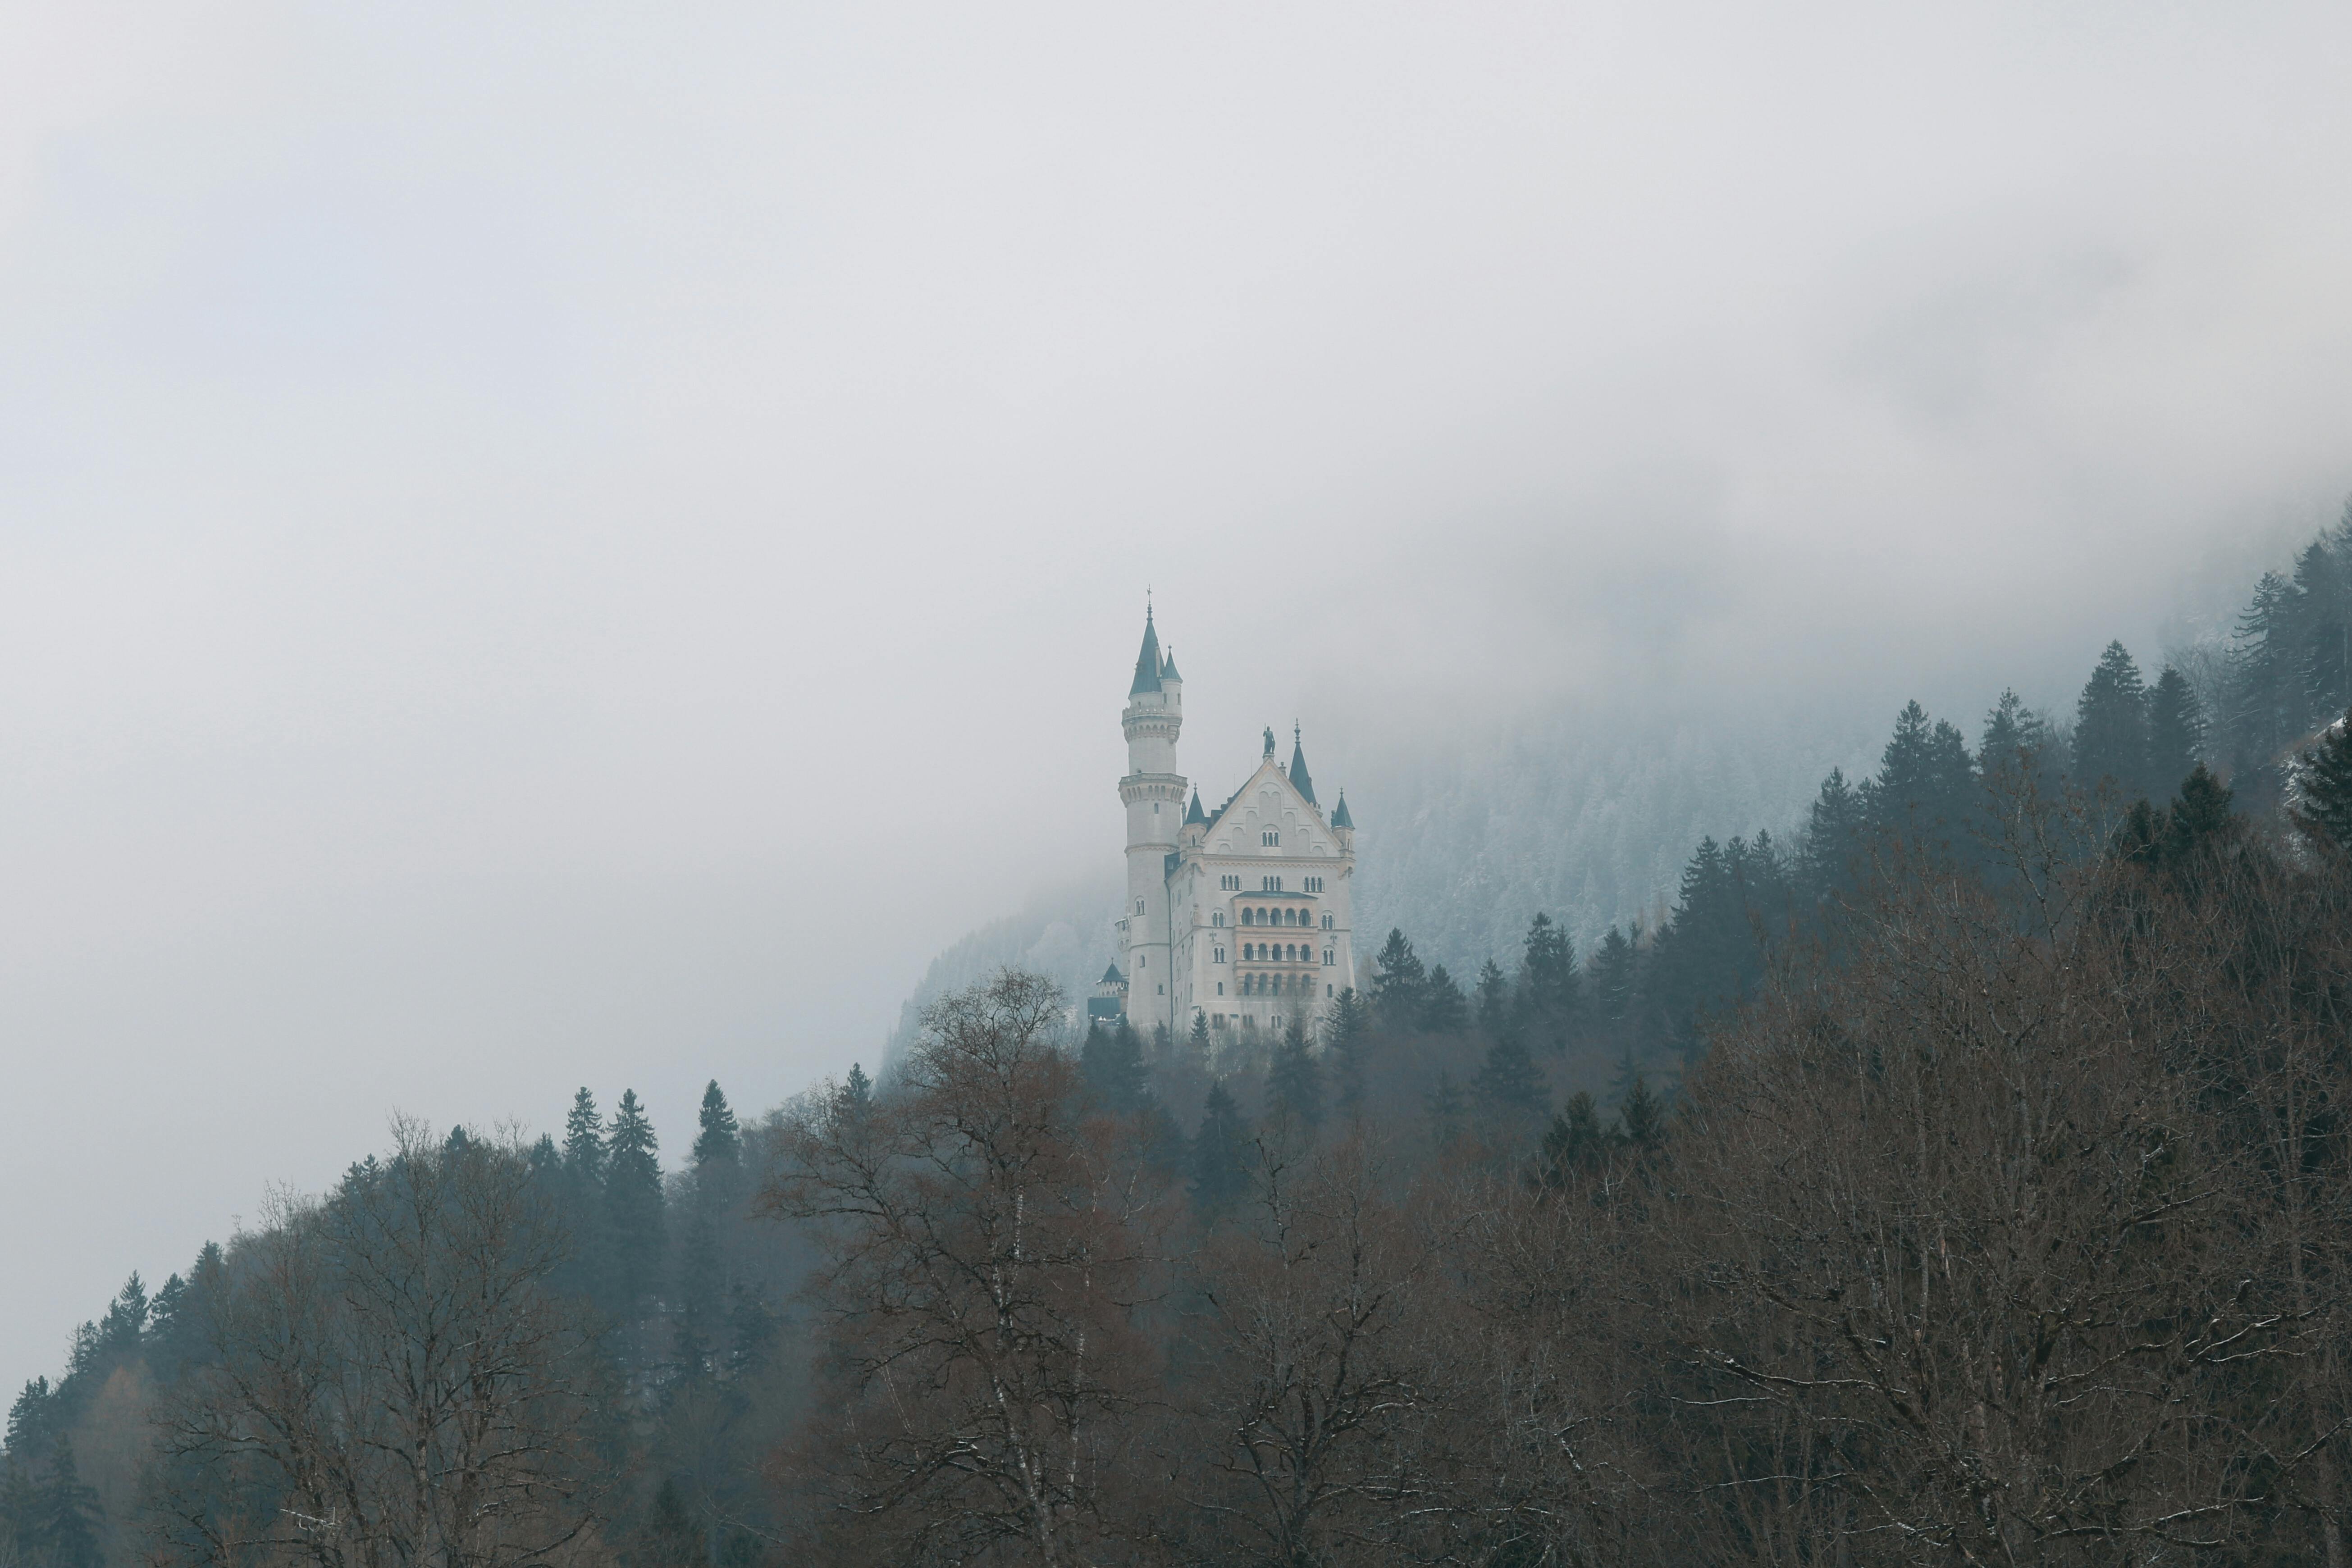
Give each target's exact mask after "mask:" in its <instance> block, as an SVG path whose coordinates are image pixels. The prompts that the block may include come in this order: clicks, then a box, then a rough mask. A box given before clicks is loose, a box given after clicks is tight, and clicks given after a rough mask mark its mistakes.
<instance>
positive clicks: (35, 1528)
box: [0, 1446, 47, 1568]
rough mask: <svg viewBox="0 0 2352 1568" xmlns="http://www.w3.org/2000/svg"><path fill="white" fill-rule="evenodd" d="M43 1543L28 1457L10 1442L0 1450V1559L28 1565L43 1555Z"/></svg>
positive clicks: (37, 1496)
mask: <svg viewBox="0 0 2352 1568" xmlns="http://www.w3.org/2000/svg"><path fill="white" fill-rule="evenodd" d="M45 1546H46V1543H45V1542H43V1541H42V1539H41V1490H40V1488H39V1487H37V1486H36V1485H35V1484H34V1481H33V1464H32V1460H31V1459H30V1458H26V1456H25V1455H24V1454H23V1453H22V1452H20V1451H19V1450H17V1449H16V1448H14V1447H13V1446H12V1447H10V1448H7V1449H5V1450H0V1563H8V1564H17V1563H22V1564H25V1565H26V1568H32V1565H33V1564H36V1563H40V1562H41V1561H42V1560H43V1559H44V1558H45V1557H46V1556H47V1551H46V1550H45Z"/></svg>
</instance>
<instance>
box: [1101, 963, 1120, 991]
mask: <svg viewBox="0 0 2352 1568" xmlns="http://www.w3.org/2000/svg"><path fill="white" fill-rule="evenodd" d="M1125 978H1127V977H1126V976H1125V975H1122V974H1120V973H1119V972H1118V965H1117V964H1113V965H1112V966H1111V967H1109V968H1108V969H1105V970H1104V971H1103V977H1102V980H1101V982H1100V983H1101V984H1103V985H1106V986H1116V985H1118V983H1119V982H1120V981H1121V980H1124V979H1125Z"/></svg>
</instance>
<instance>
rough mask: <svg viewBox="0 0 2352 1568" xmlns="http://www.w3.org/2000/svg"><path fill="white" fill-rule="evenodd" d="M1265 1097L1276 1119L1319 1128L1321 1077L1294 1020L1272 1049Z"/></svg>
mask: <svg viewBox="0 0 2352 1568" xmlns="http://www.w3.org/2000/svg"><path fill="white" fill-rule="evenodd" d="M1459 994H1460V993H1458V992H1457V993H1456V995H1457V996H1458V995H1459ZM1265 1095H1266V1102H1267V1107H1268V1109H1269V1111H1270V1112H1271V1113H1272V1114H1273V1115H1274V1116H1276V1118H1277V1119H1279V1120H1282V1121H1286V1122H1288V1123H1290V1124H1293V1125H1295V1126H1297V1127H1300V1128H1303V1129H1306V1130H1307V1131H1310V1132H1311V1131H1313V1130H1314V1129H1315V1128H1317V1127H1319V1126H1321V1125H1322V1124H1323V1074H1322V1072H1321V1071H1320V1070H1319V1069H1318V1068H1317V1066H1316V1065H1315V1058H1314V1057H1313V1056H1311V1055H1309V1054H1308V1052H1307V1031H1306V1030H1303V1029H1301V1028H1300V1027H1299V1025H1298V1024H1297V1021H1296V1020H1293V1022H1292V1023H1291V1025H1290V1027H1289V1029H1288V1030H1286V1031H1285V1032H1284V1034H1283V1040H1282V1043H1281V1044H1280V1045H1279V1046H1276V1048H1275V1052H1274V1065H1273V1067H1272V1069H1271V1070H1269V1071H1268V1072H1267V1073H1266V1078H1265Z"/></svg>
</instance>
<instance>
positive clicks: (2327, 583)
mask: <svg viewBox="0 0 2352 1568" xmlns="http://www.w3.org/2000/svg"><path fill="white" fill-rule="evenodd" d="M2343 528H2344V525H2343V524H2340V523H2339V524H2338V525H2337V527H2336V528H2333V529H2330V530H2329V531H2328V532H2327V533H2326V534H2323V535H2322V536H2321V537H2320V538H2316V539H2314V540H2313V541H2312V542H2311V543H2310V544H2308V545H2306V546H2305V547H2304V550H2303V553H2302V554H2301V555H2299V556H2297V557H2296V558H2295V562H2294V589H2295V602H2296V608H2297V610H2298V611H2299V612H2300V613H2299V614H2298V615H2297V617H2296V620H2297V625H2296V628H2295V647H2294V653H2295V662H2296V664H2297V666H2298V667H2297V670H2296V674H2298V675H2299V676H2300V677H2301V680H2300V685H2301V690H2300V691H2299V692H2298V693H2297V694H2296V695H2298V697H2299V698H2300V699H2301V700H2300V705H2299V706H2300V709H2301V711H2300V713H2299V714H2298V716H2297V717H2298V719H2299V721H2300V722H2299V723H2298V724H2297V725H2296V727H2297V728H2298V729H2300V728H2302V727H2305V726H2306V725H2309V724H2311V723H2313V722H2315V721H2316V720H2317V719H2318V717H2319V716H2321V715H2323V714H2331V713H2341V712H2342V711H2343V710H2344V707H2345V706H2346V705H2347V703H2352V572H2347V561H2346V559H2345V553H2344V550H2343V548H2342V538H2343Z"/></svg>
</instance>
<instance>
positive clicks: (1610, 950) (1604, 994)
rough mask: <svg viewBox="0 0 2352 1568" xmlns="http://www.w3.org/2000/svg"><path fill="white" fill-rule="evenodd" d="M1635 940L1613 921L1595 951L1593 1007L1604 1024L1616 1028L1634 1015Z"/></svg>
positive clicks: (1593, 961) (1610, 1028) (1593, 962)
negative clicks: (1627, 935)
mask: <svg viewBox="0 0 2352 1568" xmlns="http://www.w3.org/2000/svg"><path fill="white" fill-rule="evenodd" d="M1635 962H1636V955H1635V953H1634V949H1633V943H1632V942H1630V941H1628V940H1627V939H1626V936H1625V933H1624V932H1623V931H1622V930H1620V929H1619V928H1618V927H1616V926H1614V925H1612V926H1611V927H1610V928H1609V931H1608V934H1607V935H1605V936H1602V937H1601V946H1598V947H1596V948H1594V949H1593V951H1592V1009H1593V1012H1594V1014H1595V1015H1596V1016H1597V1017H1598V1018H1599V1019H1601V1024H1602V1026H1603V1027H1604V1028H1606V1029H1609V1030H1615V1029H1618V1028H1619V1027H1621V1026H1622V1025H1623V1024H1624V1022H1625V1021H1626V1019H1630V1018H1632V1017H1633V987H1634V964H1635Z"/></svg>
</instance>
